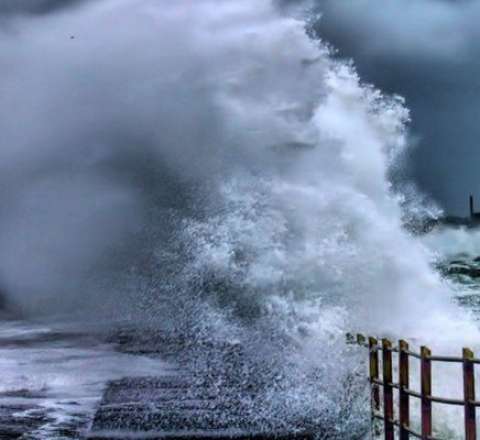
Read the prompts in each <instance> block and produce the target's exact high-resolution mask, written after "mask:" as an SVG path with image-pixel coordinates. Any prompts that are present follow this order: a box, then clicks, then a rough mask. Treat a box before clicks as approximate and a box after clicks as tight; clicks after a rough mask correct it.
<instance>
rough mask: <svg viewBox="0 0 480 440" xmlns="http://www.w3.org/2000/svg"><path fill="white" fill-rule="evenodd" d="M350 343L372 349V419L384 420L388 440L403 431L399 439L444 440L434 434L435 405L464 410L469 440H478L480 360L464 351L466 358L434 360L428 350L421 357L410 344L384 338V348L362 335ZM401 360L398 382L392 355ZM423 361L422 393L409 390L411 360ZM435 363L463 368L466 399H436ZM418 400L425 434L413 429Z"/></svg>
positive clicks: (382, 344)
mask: <svg viewBox="0 0 480 440" xmlns="http://www.w3.org/2000/svg"><path fill="white" fill-rule="evenodd" d="M347 342H348V343H350V344H356V345H358V346H361V347H364V348H368V353H369V381H370V385H371V416H372V420H373V419H380V420H383V425H384V438H385V440H395V433H394V428H398V430H399V439H400V440H408V439H409V438H410V436H413V437H416V438H420V439H424V440H441V439H439V438H437V437H434V436H433V434H432V431H433V427H432V403H433V402H434V403H442V404H446V405H457V406H463V407H464V422H465V439H466V440H476V435H477V427H476V408H477V407H480V401H477V400H475V371H474V368H475V365H476V364H480V359H479V358H475V357H474V354H473V352H472V351H471V350H470V349H468V348H464V349H463V353H462V357H456V356H433V355H432V353H431V351H430V349H429V348H428V347H425V346H424V347H421V350H420V353H418V352H415V351H411V350H410V349H409V346H408V343H407V342H405V341H403V340H401V341H399V342H398V345H397V346H394V345H392V343H391V342H390V340H388V339H386V338H384V339H382V340H381V344H379V343H378V340H377V339H376V338H374V337H368V338H366V337H365V336H363V335H362V334H357V335H356V336H353V335H352V334H348V335H347ZM379 353H381V354H382V374H381V375H380V370H379ZM393 353H395V354H396V358H398V382H394V381H393V366H392V365H393V362H392V355H393ZM410 357H413V358H416V359H419V360H420V385H421V386H420V388H421V389H420V391H416V390H413V389H411V388H410V387H409V383H410V371H409V358H410ZM432 362H449V363H459V364H462V365H463V396H464V397H463V399H452V398H448V397H440V396H434V395H433V394H432ZM380 387H381V388H382V389H383V399H382V400H383V413H379V411H380V409H381V406H382V405H381V402H380V392H379V388H380ZM393 389H397V390H398V398H399V404H398V412H399V417H398V419H397V418H395V416H394V405H393ZM410 397H414V398H416V399H420V400H421V432H417V431H415V430H413V429H412V428H411V427H410V402H409V398H410Z"/></svg>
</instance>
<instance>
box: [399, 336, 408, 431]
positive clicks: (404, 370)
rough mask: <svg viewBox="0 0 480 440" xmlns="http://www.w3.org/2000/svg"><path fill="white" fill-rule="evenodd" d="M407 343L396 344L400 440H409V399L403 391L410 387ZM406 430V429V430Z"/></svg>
mask: <svg viewBox="0 0 480 440" xmlns="http://www.w3.org/2000/svg"><path fill="white" fill-rule="evenodd" d="M407 352H408V343H407V342H405V341H403V340H401V341H399V342H398V385H399V402H398V403H399V404H398V407H399V412H400V416H399V421H400V440H409V438H410V433H409V432H408V428H409V427H410V398H409V396H408V394H407V393H406V391H405V390H407V389H408V388H409V387H410V369H409V362H408V361H409V356H408V353H407ZM406 428H407V429H406Z"/></svg>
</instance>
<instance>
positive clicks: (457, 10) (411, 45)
mask: <svg viewBox="0 0 480 440" xmlns="http://www.w3.org/2000/svg"><path fill="white" fill-rule="evenodd" d="M316 5H317V6H318V8H319V9H320V11H321V12H322V13H323V17H322V18H321V19H320V23H319V24H318V26H317V27H316V28H317V30H318V33H319V34H320V35H321V36H322V37H323V38H324V39H326V40H328V41H330V42H331V43H332V44H333V45H334V46H336V47H337V48H338V50H339V56H342V57H348V58H353V59H354V61H355V64H356V66H357V69H358V71H359V73H360V75H361V77H362V78H363V79H365V80H366V81H368V82H371V83H373V84H375V85H376V86H378V87H379V88H381V89H383V90H385V91H388V92H390V93H398V94H401V95H403V96H404V97H405V98H406V101H407V105H408V107H409V108H410V109H411V113H412V124H411V129H412V134H413V136H414V139H415V142H416V144H417V145H416V148H414V149H413V150H412V152H411V155H410V158H409V161H408V167H407V171H408V173H410V174H411V176H412V177H413V178H414V179H415V181H416V182H417V183H418V186H419V187H420V188H421V189H422V190H423V191H424V192H426V193H428V194H430V195H431V196H432V197H433V198H434V199H435V200H436V201H437V202H439V203H440V205H441V206H443V207H444V208H445V210H446V211H447V212H449V213H455V214H464V213H465V212H466V209H467V197H468V194H469V193H470V192H472V193H474V194H476V196H477V198H478V205H479V209H480V38H479V37H480V26H479V25H478V23H479V22H480V2H479V1H476V0H456V1H454V0H316Z"/></svg>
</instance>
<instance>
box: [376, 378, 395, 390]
mask: <svg viewBox="0 0 480 440" xmlns="http://www.w3.org/2000/svg"><path fill="white" fill-rule="evenodd" d="M372 383H374V384H375V385H380V386H382V387H384V386H385V382H384V381H383V380H382V379H372ZM387 385H388V386H390V387H392V388H396V389H397V390H399V389H400V385H398V383H395V382H390V383H388V384H387Z"/></svg>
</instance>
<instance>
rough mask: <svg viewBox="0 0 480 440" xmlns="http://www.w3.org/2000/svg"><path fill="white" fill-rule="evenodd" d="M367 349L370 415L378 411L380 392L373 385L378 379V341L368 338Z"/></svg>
mask: <svg viewBox="0 0 480 440" xmlns="http://www.w3.org/2000/svg"><path fill="white" fill-rule="evenodd" d="M368 347H369V350H370V384H371V387H372V388H371V390H372V402H371V403H372V413H373V412H374V411H378V410H380V390H379V389H378V384H377V383H375V381H377V380H378V379H379V372H378V341H377V340H376V339H375V338H372V337H370V338H368Z"/></svg>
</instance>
